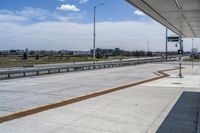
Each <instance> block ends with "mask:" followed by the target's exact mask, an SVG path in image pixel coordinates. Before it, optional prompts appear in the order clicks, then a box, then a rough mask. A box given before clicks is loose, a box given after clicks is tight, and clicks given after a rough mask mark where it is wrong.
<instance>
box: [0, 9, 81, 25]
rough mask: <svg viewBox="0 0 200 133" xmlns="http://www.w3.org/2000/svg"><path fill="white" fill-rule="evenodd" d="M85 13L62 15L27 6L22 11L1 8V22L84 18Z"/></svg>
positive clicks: (23, 22) (33, 21)
mask: <svg viewBox="0 0 200 133" xmlns="http://www.w3.org/2000/svg"><path fill="white" fill-rule="evenodd" d="M83 16H84V13H82V12H80V13H76V15H74V14H73V13H68V14H65V15H60V14H58V13H56V12H50V11H48V10H44V9H40V8H31V7H25V8H24V9H23V10H21V11H15V12H14V11H9V10H0V22H9V23H18V24H30V23H37V22H45V21H70V20H79V19H82V18H83Z"/></svg>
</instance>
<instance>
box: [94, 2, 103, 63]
mask: <svg viewBox="0 0 200 133" xmlns="http://www.w3.org/2000/svg"><path fill="white" fill-rule="evenodd" d="M102 5H105V3H100V4H98V5H95V6H94V34H93V63H95V62H96V8H97V7H99V6H102Z"/></svg>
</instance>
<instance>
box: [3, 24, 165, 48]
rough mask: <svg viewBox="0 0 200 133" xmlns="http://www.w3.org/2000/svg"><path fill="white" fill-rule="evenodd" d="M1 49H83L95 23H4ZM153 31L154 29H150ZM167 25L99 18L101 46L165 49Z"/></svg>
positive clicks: (98, 42)
mask: <svg viewBox="0 0 200 133" xmlns="http://www.w3.org/2000/svg"><path fill="white" fill-rule="evenodd" d="M0 29H1V32H0V40H1V42H2V43H3V44H5V45H4V46H2V47H1V49H9V48H20V49H23V48H26V47H27V48H29V49H57V50H59V49H79V50H88V49H90V48H91V47H92V37H93V36H92V33H93V24H80V23H70V22H41V23H37V24H32V25H28V26H22V25H17V24H7V23H4V24H0ZM146 31H151V32H146ZM164 33H165V30H164V28H163V27H162V26H161V25H160V24H158V23H156V22H149V23H146V22H134V21H128V22H99V23H97V36H96V39H97V40H96V42H97V47H101V48H115V47H119V48H121V49H126V50H137V49H145V50H146V42H147V40H148V41H149V42H150V49H151V50H161V49H163V50H164V46H165V45H164V44H165V41H164V37H165V36H164Z"/></svg>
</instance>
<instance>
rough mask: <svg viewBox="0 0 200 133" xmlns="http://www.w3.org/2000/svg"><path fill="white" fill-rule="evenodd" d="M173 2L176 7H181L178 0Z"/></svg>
mask: <svg viewBox="0 0 200 133" xmlns="http://www.w3.org/2000/svg"><path fill="white" fill-rule="evenodd" d="M174 2H175V3H176V5H177V7H178V8H179V9H181V5H180V3H179V1H178V0H174Z"/></svg>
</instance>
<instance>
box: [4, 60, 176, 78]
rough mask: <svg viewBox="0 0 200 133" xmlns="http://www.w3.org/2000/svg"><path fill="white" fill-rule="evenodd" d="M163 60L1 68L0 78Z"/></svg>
mask: <svg viewBox="0 0 200 133" xmlns="http://www.w3.org/2000/svg"><path fill="white" fill-rule="evenodd" d="M172 60H173V59H169V60H168V61H172ZM164 61H166V60H165V59H162V58H152V59H140V60H126V61H115V62H101V63H95V64H92V63H90V64H88V63H87V64H73V65H65V66H56V67H44V68H43V67H36V68H26V69H15V70H3V71H0V80H1V79H10V78H19V77H28V76H38V75H44V74H54V73H63V72H74V71H83V70H94V69H102V68H112V67H122V66H132V65H138V64H145V63H153V62H164Z"/></svg>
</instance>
